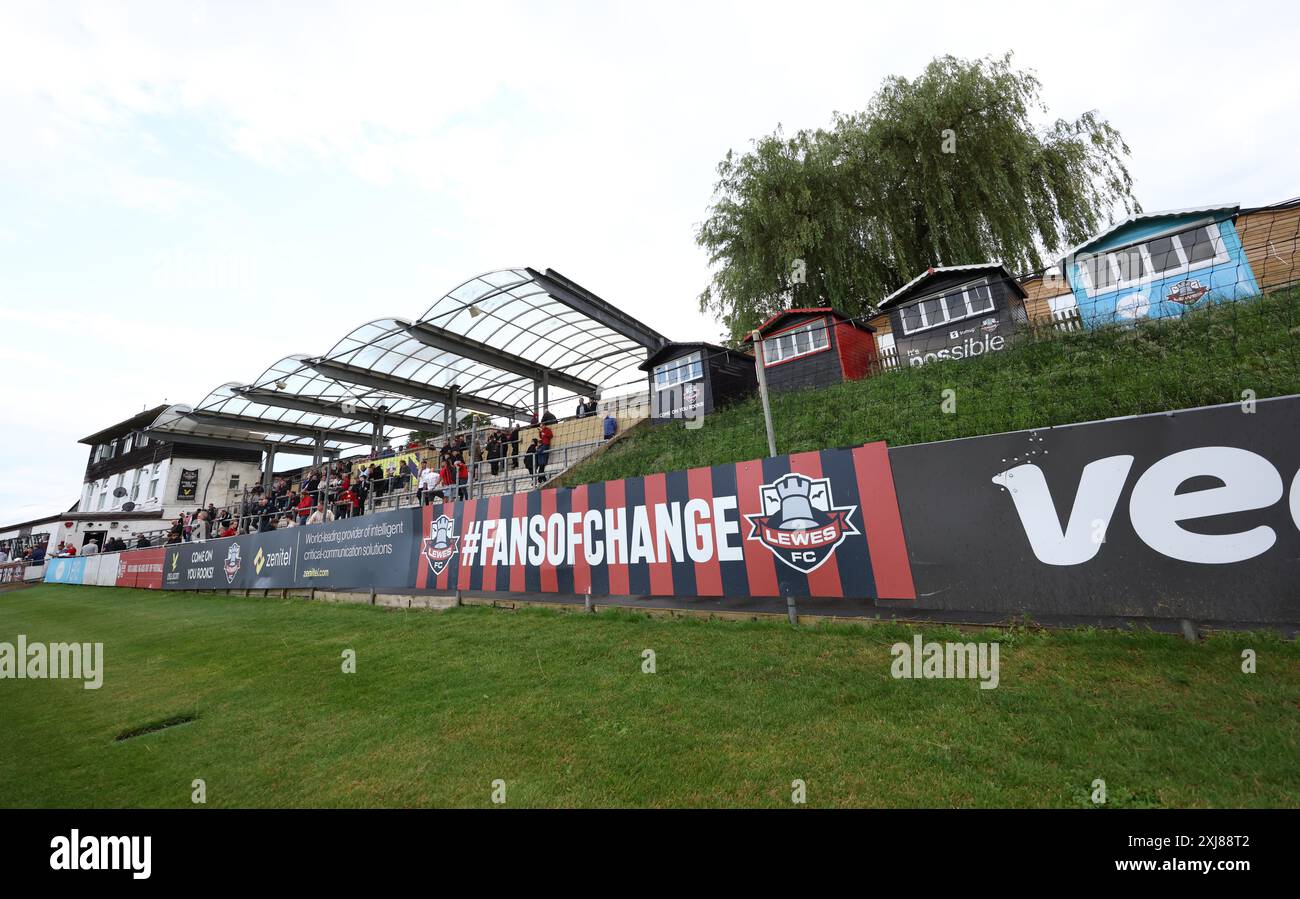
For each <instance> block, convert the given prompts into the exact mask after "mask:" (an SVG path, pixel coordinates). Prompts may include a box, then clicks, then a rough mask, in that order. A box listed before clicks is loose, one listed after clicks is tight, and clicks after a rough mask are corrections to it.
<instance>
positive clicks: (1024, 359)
mask: <svg viewBox="0 0 1300 899" xmlns="http://www.w3.org/2000/svg"><path fill="white" fill-rule="evenodd" d="M1248 389H1249V390H1253V391H1254V392H1255V396H1256V397H1257V398H1263V397H1269V396H1282V395H1286V394H1293V393H1300V292H1297V291H1288V292H1283V293H1277V294H1273V295H1271V296H1268V297H1264V298H1262V299H1255V300H1250V301H1241V302H1235V303H1223V304H1220V305H1217V306H1211V307H1209V308H1207V309H1203V310H1199V311H1196V312H1193V313H1190V314H1188V315H1186V316H1184V317H1182V318H1180V319H1165V320H1160V321H1153V322H1147V323H1144V324H1143V325H1142V326H1140V327H1136V328H1134V327H1120V326H1115V327H1106V328H1100V329H1096V330H1091V331H1084V332H1076V333H1073V334H1063V333H1061V332H1039V333H1037V334H1036V335H1030V336H1027V337H1026V339H1024V340H1022V341H1020V342H1019V343H1017V344H1014V345H1012V346H1011V347H1009V348H1007V349H1006V350H1004V351H1003V352H1000V353H993V354H990V355H986V356H980V357H976V358H974V359H970V360H963V361H950V362H934V363H931V364H929V365H925V366H922V367H919V368H906V369H903V370H901V371H894V372H887V373H885V374H882V375H880V376H877V377H872V378H866V379H865V380H862V381H852V382H849V383H846V384H840V385H836V386H834V387H828V388H823V389H820V390H804V391H797V392H787V393H774V394H773V395H772V421H773V426H774V430H775V432H776V443H777V452H780V453H795V452H804V451H807V450H818V449H827V448H830V447H839V446H852V445H855V444H861V443H865V442H868V441H872V440H885V441H888V442H889V444H890V445H891V446H903V445H906V444H911V443H924V442H927V441H931V440H946V439H949V438H954V437H971V436H975V435H978V434H995V433H1000V432H1005V431H1016V430H1020V429H1024V428H1038V427H1047V426H1049V425H1058V424H1067V423H1070V422H1078V421H1093V420H1097V419H1103V418H1111V417H1114V416H1119V415H1139V414H1143V413H1147V412H1162V411H1165V410H1167V409H1183V408H1188V407H1192V406H1203V405H1213V404H1216V403H1228V402H1238V401H1240V400H1241V399H1242V391H1244V390H1248ZM945 390H952V391H954V394H953V396H954V398H955V400H956V412H955V413H954V414H949V413H946V412H945V411H944V410H943V408H942V405H941V404H942V401H943V399H944V396H945V395H944V391H945ZM766 455H767V440H766V437H765V435H764V428H763V413H762V407H761V406H760V405H759V403H758V400H757V399H750V400H746V401H743V402H740V403H738V404H736V405H734V406H732V407H730V408H728V409H724V410H722V411H720V412H718V413H716V414H714V415H710V416H709V417H708V418H706V419H705V420H704V424H703V427H701V428H698V429H696V430H688V429H686V428H684V427H682V426H681V425H680V424H677V423H674V424H671V425H661V426H659V427H654V428H645V429H642V430H641V431H639V432H638V433H635V434H629V435H628V437H627V438H626V439H624V440H622V441H619V442H618V443H616V444H614V445H612V446H610V447H609V448H608V449H607V450H606V451H605V452H603V453H600V454H598V455H596V456H593V457H592V458H591V459H589V460H586V461H584V462H582V463H580V464H578V465H577V466H575V467H574V468H573V469H571V470H570V471H569V472H567V473H566V474H565V475H564V476H563V477H561V478H558V479H557V480H556V482H555V483H556V485H557V486H563V485H568V486H572V485H575V484H582V483H588V482H592V481H602V480H613V479H617V478H625V477H635V476H638V475H644V474H648V473H650V472H656V471H673V470H677V469H684V468H694V467H698V466H704V465H720V464H723V463H726V462H740V461H744V460H746V459H757V458H761V457H763V456H766Z"/></svg>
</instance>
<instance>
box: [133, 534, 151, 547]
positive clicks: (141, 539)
mask: <svg viewBox="0 0 1300 899" xmlns="http://www.w3.org/2000/svg"><path fill="white" fill-rule="evenodd" d="M151 545H152V544H151V543H150V541H149V538H148V537H147V536H145V535H144V534H141V535H140V536H138V537H136V538H135V548H136V549H148V548H149V547H150V546H151Z"/></svg>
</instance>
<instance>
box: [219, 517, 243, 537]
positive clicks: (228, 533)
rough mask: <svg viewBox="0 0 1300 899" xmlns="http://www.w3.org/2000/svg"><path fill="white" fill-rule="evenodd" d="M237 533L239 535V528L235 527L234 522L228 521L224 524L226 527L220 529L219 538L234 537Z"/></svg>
mask: <svg viewBox="0 0 1300 899" xmlns="http://www.w3.org/2000/svg"><path fill="white" fill-rule="evenodd" d="M238 533H239V528H237V527H236V526H235V522H234V521H230V520H228V521H227V522H226V526H225V527H223V528H222V529H221V534H220V535H219V536H222V537H234V536H235V535H236V534H238Z"/></svg>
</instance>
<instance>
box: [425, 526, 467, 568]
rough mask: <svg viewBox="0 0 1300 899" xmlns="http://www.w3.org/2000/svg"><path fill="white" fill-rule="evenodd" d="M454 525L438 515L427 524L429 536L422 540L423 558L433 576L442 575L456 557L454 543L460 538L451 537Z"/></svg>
mask: <svg viewBox="0 0 1300 899" xmlns="http://www.w3.org/2000/svg"><path fill="white" fill-rule="evenodd" d="M455 526H456V523H455V522H454V521H452V520H451V519H450V518H448V517H447V516H446V515H439V516H438V517H437V518H435V519H434V520H433V521H431V522H429V535H430V536H428V537H425V538H424V549H423V550H422V552H423V553H424V557H425V558H426V559H428V560H429V568H430V569H431V570H432V571H433V574H434V576H435V577H436V576H437V575H440V574H442V573H443V572H444V571H446V570H447V566H448V565H450V564H451V560H452V558H453V557H454V556H455V555H456V542H457V541H458V540H460V537H457V536H453V535H452V533H451V532H452V529H453V528H455Z"/></svg>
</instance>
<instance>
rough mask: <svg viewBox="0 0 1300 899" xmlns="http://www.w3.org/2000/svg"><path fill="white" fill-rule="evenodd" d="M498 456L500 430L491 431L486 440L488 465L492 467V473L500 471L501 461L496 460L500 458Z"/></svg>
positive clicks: (499, 454)
mask: <svg viewBox="0 0 1300 899" xmlns="http://www.w3.org/2000/svg"><path fill="white" fill-rule="evenodd" d="M500 456H501V432H500V431H494V432H493V433H492V436H490V437H488V442H487V457H488V466H489V467H490V468H491V469H492V474H493V475H498V474H500V473H501V471H500V465H501V463H500V462H499V461H497V460H498V459H499V458H500Z"/></svg>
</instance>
